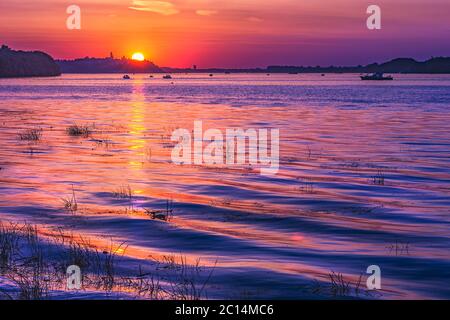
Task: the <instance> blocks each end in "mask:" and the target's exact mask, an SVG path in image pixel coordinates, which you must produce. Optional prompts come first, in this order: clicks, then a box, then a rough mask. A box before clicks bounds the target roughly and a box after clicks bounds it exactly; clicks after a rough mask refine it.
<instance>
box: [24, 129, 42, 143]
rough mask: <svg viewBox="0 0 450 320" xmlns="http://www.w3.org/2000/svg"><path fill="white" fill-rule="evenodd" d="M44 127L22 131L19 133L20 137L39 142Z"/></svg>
mask: <svg viewBox="0 0 450 320" xmlns="http://www.w3.org/2000/svg"><path fill="white" fill-rule="evenodd" d="M41 137H42V129H28V130H25V131H24V132H22V133H19V139H20V140H24V141H33V142H37V141H39V140H41Z"/></svg>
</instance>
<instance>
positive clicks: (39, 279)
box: [0, 223, 215, 300]
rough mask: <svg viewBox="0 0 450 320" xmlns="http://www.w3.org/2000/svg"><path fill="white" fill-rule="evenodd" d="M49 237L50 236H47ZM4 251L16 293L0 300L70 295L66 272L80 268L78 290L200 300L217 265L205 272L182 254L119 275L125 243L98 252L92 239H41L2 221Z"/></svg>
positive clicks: (0, 293) (6, 275)
mask: <svg viewBox="0 0 450 320" xmlns="http://www.w3.org/2000/svg"><path fill="white" fill-rule="evenodd" d="M47 236H48V235H47ZM0 249H1V250H2V251H1V257H2V261H6V263H3V264H2V266H3V271H2V273H1V274H0V276H1V277H2V279H0V280H1V281H3V280H5V279H6V280H8V281H9V284H10V285H11V288H12V289H8V290H2V288H0V299H5V298H6V299H12V300H14V299H18V300H42V299H52V298H53V297H54V294H55V293H56V291H59V292H60V293H61V292H63V291H67V290H68V289H67V274H66V270H67V268H68V267H69V266H71V265H77V266H78V267H80V269H81V270H82V279H81V281H82V287H81V289H80V290H82V291H83V290H87V289H88V288H89V289H95V290H103V291H104V293H105V294H106V295H107V296H109V295H110V294H112V293H125V294H127V295H128V296H130V295H131V296H135V297H136V298H142V299H178V300H199V299H203V298H207V294H206V287H207V285H208V283H209V281H210V279H211V277H212V274H213V272H214V269H215V266H214V267H213V268H211V269H210V271H209V272H206V273H204V271H205V270H204V268H203V267H202V266H201V264H200V259H198V260H196V261H195V262H194V263H193V264H189V263H187V259H186V257H184V256H180V257H176V256H172V255H170V256H167V257H166V258H163V259H162V260H159V261H158V260H154V262H155V263H153V266H155V267H156V268H155V269H154V271H152V272H144V271H143V269H142V267H141V266H139V270H138V273H137V274H136V275H131V276H124V275H121V274H119V272H118V268H119V264H120V262H119V258H120V257H121V255H123V254H124V253H125V251H126V250H127V246H126V245H125V243H119V244H114V243H113V242H112V241H111V244H110V246H109V247H108V248H105V249H104V250H99V249H98V248H97V247H96V246H95V245H93V244H92V243H91V242H90V241H89V239H85V238H82V237H79V236H74V235H73V234H72V233H65V232H64V231H63V230H62V229H59V233H58V232H56V233H54V234H52V236H51V237H50V238H48V237H46V238H45V239H43V238H40V236H39V234H38V229H37V227H36V226H32V225H30V224H24V225H18V224H10V225H4V224H1V223H0Z"/></svg>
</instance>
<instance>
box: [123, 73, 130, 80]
mask: <svg viewBox="0 0 450 320" xmlns="http://www.w3.org/2000/svg"><path fill="white" fill-rule="evenodd" d="M123 79H125V80H130V79H131V78H130V76H129V75H127V74H126V75H124V76H123Z"/></svg>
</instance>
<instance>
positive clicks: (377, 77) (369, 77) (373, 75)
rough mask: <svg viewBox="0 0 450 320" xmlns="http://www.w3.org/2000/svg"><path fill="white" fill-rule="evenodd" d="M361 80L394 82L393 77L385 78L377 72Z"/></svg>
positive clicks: (362, 77)
mask: <svg viewBox="0 0 450 320" xmlns="http://www.w3.org/2000/svg"><path fill="white" fill-rule="evenodd" d="M361 80H394V78H393V77H392V76H384V75H383V73H382V72H375V73H372V74H366V75H364V76H361Z"/></svg>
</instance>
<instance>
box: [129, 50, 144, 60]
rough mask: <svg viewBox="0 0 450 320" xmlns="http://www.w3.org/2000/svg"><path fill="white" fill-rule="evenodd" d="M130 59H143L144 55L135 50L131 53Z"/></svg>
mask: <svg viewBox="0 0 450 320" xmlns="http://www.w3.org/2000/svg"><path fill="white" fill-rule="evenodd" d="M131 59H133V60H136V61H144V60H145V57H144V55H143V54H142V53H140V52H135V53H133V55H132V56H131Z"/></svg>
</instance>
